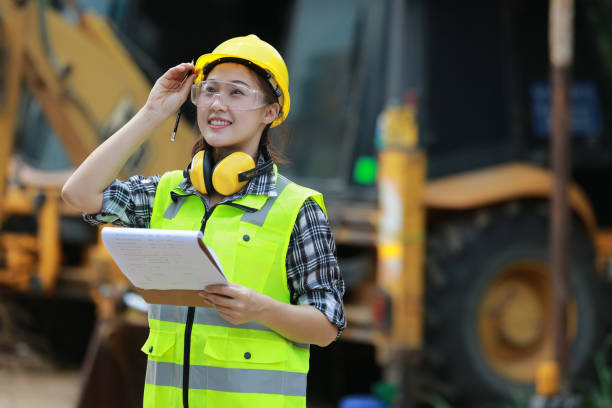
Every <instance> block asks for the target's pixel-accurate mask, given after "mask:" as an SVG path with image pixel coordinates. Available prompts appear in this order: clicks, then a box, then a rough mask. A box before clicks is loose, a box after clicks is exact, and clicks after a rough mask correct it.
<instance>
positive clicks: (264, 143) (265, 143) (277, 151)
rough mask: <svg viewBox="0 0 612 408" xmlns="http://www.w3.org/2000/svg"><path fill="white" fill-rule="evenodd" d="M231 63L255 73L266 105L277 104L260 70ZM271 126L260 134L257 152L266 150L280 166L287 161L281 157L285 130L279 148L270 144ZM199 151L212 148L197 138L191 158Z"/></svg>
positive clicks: (283, 128) (272, 90)
mask: <svg viewBox="0 0 612 408" xmlns="http://www.w3.org/2000/svg"><path fill="white" fill-rule="evenodd" d="M231 62H235V63H238V64H242V65H244V66H246V67H247V68H249V69H250V70H251V71H252V72H254V73H255V78H256V79H257V84H258V85H259V88H260V89H261V90H262V92H263V93H264V101H265V102H266V103H268V104H271V103H279V102H278V97H277V96H276V94H275V93H274V89H273V88H272V84H270V82H268V80H267V79H266V78H265V77H264V76H263V74H262V73H261V72H260V69H253V64H252V63H250V61H249V63H245V62H242V61H240V60H234V59H233V60H232V61H231ZM213 64H214V63H213ZM216 65H218V64H215V65H214V66H216ZM257 68H259V67H257ZM211 70H212V68H209V69H207V72H205V76H204V77H205V78H206V76H207V75H208V73H209V72H210V71H211ZM261 71H263V70H261ZM279 105H280V103H279ZM281 110H282V106H281ZM279 116H282V111H281V112H279ZM271 125H272V124H271V123H270V124H268V125H266V127H265V128H264V130H263V131H262V132H261V139H260V140H259V151H260V152H261V151H262V150H263V149H267V150H268V152H269V153H270V157H272V160H273V161H274V162H275V163H281V164H282V163H287V159H286V158H285V157H284V156H283V150H284V149H285V144H286V141H287V129H286V128H285V126H284V125H283V127H282V132H281V134H280V139H281V140H280V146H278V147H277V146H275V145H274V144H273V143H272V140H271V137H270V134H269V130H270V126H271ZM201 150H206V151H212V146H210V145H209V144H208V143H206V140H204V137H200V138H198V140H197V141H196V142H195V144H194V145H193V147H192V148H191V157H193V156H195V155H196V153H197V152H199V151H201Z"/></svg>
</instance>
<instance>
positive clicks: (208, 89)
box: [204, 86, 217, 93]
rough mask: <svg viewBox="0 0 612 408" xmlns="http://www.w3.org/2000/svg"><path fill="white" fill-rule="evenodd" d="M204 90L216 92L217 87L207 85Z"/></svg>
mask: <svg viewBox="0 0 612 408" xmlns="http://www.w3.org/2000/svg"><path fill="white" fill-rule="evenodd" d="M204 92H207V93H216V92H217V90H216V89H215V88H213V87H212V86H207V87H205V88H204Z"/></svg>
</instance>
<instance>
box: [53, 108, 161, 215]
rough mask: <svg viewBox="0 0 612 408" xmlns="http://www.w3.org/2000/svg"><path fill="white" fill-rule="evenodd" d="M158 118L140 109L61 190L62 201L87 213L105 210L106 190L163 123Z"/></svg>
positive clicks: (82, 164)
mask: <svg viewBox="0 0 612 408" xmlns="http://www.w3.org/2000/svg"><path fill="white" fill-rule="evenodd" d="M160 119H161V118H159V115H156V114H155V113H153V112H150V111H149V110H148V109H147V108H146V107H143V108H142V109H140V110H139V111H138V112H137V113H136V115H134V117H133V118H132V119H131V120H130V121H129V122H127V123H126V124H125V125H124V126H123V127H121V129H119V130H118V131H117V132H115V133H114V134H113V135H112V136H111V137H109V138H108V139H107V140H106V141H104V143H102V144H101V145H100V146H98V147H97V148H96V149H95V150H94V151H93V152H92V153H91V154H90V155H89V156H88V157H87V158H86V159H85V160H84V161H83V163H81V165H80V166H79V167H78V168H77V169H76V170H75V172H74V173H73V174H72V175H71V176H70V178H69V179H68V181H66V183H65V184H64V187H63V188H62V198H63V199H64V200H65V201H66V202H67V203H68V204H70V205H71V206H73V207H75V208H77V209H79V210H80V211H83V212H87V213H97V212H99V211H100V209H101V207H102V199H103V192H104V189H105V188H106V187H107V186H108V185H109V184H110V183H111V182H112V181H113V180H114V179H115V178H116V177H117V175H118V174H119V171H120V170H121V168H122V167H123V165H124V164H125V163H126V161H127V160H128V159H129V157H130V156H131V155H132V153H134V152H135V151H136V149H138V147H139V146H140V145H141V144H142V143H143V142H144V141H145V140H146V138H147V137H148V135H149V134H150V133H151V131H153V129H155V127H156V126H157V125H158V124H159V123H160V122H161V120H160Z"/></svg>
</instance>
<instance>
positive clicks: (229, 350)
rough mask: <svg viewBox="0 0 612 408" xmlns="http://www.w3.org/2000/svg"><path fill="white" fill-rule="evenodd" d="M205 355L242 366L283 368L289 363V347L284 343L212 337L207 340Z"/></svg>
mask: <svg viewBox="0 0 612 408" xmlns="http://www.w3.org/2000/svg"><path fill="white" fill-rule="evenodd" d="M204 355H205V356H206V357H207V358H210V359H213V360H218V361H225V362H231V363H240V364H239V365H241V366H243V365H244V366H250V365H268V366H275V367H277V368H282V367H283V366H284V365H285V362H286V361H287V345H286V343H285V342H284V341H283V342H278V341H269V340H260V339H247V338H236V337H234V338H226V337H213V336H211V337H208V338H207V339H206V345H205V346H204ZM213 364H214V363H213ZM214 365H216V364H214ZM253 368H255V367H253Z"/></svg>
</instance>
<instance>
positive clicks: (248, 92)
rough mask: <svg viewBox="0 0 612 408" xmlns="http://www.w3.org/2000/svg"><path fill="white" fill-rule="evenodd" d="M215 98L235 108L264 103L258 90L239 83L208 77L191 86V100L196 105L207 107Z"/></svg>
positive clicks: (239, 108)
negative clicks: (208, 78)
mask: <svg viewBox="0 0 612 408" xmlns="http://www.w3.org/2000/svg"><path fill="white" fill-rule="evenodd" d="M217 98H219V99H220V102H221V103H222V104H224V105H226V106H227V107H228V108H230V109H235V110H252V109H257V108H260V107H262V106H264V105H266V103H265V102H264V96H263V94H262V93H261V92H260V91H258V90H256V89H251V88H249V87H248V86H246V85H244V84H241V83H236V82H227V81H218V80H212V79H210V80H206V81H202V82H198V83H197V84H193V85H192V86H191V102H193V104H194V105H196V106H200V107H208V106H210V105H212V104H213V102H214V101H215V99H217Z"/></svg>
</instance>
